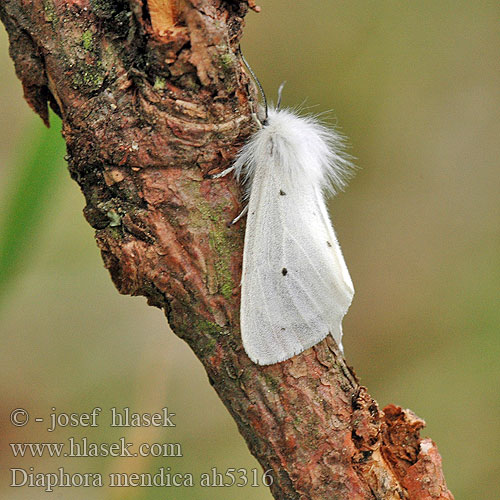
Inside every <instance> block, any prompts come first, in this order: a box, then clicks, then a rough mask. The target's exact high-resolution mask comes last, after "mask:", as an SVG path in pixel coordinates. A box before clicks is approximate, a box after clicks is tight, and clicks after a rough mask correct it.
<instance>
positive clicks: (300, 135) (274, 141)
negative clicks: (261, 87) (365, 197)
mask: <svg viewBox="0 0 500 500" xmlns="http://www.w3.org/2000/svg"><path fill="white" fill-rule="evenodd" d="M342 147H343V140H342V136H341V135H339V134H338V133H337V132H335V131H334V130H332V129H330V128H327V127H325V126H324V125H323V124H321V123H320V122H319V121H318V120H317V119H316V118H314V117H311V116H305V117H301V116H298V115H296V114H295V113H293V112H292V111H290V110H288V109H283V110H276V109H270V110H269V114H268V118H267V121H266V123H265V124H264V125H263V126H262V128H261V129H260V130H258V131H257V132H256V133H255V134H253V136H252V137H251V138H250V140H249V141H248V142H247V143H246V144H245V146H243V148H242V149H241V151H240V153H239V155H238V156H237V158H236V161H235V163H234V167H235V174H236V176H237V178H238V179H239V178H241V177H242V180H243V181H244V183H245V186H246V188H247V195H248V194H249V192H250V190H251V188H252V180H253V178H254V176H255V171H256V169H257V168H258V165H262V164H265V163H266V162H269V159H270V158H273V159H274V160H275V161H276V163H278V164H279V165H281V166H282V167H283V169H284V172H283V174H285V175H286V174H288V176H289V178H290V180H291V181H292V182H296V181H300V182H307V183H312V184H314V185H315V186H317V187H318V188H320V189H322V190H326V191H328V192H330V193H336V192H337V191H338V190H342V189H343V188H344V187H345V184H346V179H347V177H349V174H350V171H351V164H350V162H349V161H348V159H347V157H346V155H344V154H343V153H342Z"/></svg>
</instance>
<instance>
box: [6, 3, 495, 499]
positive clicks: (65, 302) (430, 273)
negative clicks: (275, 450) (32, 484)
mask: <svg viewBox="0 0 500 500" xmlns="http://www.w3.org/2000/svg"><path fill="white" fill-rule="evenodd" d="M260 5H261V6H262V12H261V13H260V14H258V15H257V14H254V13H250V14H249V16H248V17H247V28H246V32H245V37H244V40H243V43H242V46H243V50H244V53H245V55H246V57H247V59H248V60H249V61H250V63H251V65H252V67H253V69H254V71H255V72H256V73H257V75H258V76H259V78H260V80H261V82H262V84H263V85H264V88H265V89H266V91H267V94H268V98H270V99H275V95H276V90H277V88H278V86H279V84H280V83H281V82H282V81H283V80H287V82H288V83H287V86H286V88H285V92H284V104H285V105H289V106H295V105H298V104H301V103H304V100H305V107H311V108H312V111H314V112H321V111H325V110H333V115H334V116H335V117H336V121H337V122H338V124H339V126H340V127H341V130H342V131H343V133H344V134H345V135H347V137H348V138H349V142H350V144H351V147H350V150H349V152H350V153H351V154H352V155H353V156H354V157H356V163H357V164H358V165H359V167H361V168H360V170H359V172H358V173H357V175H356V177H355V178H354V179H353V181H352V182H351V184H350V187H349V188H348V189H347V191H346V192H345V193H343V194H341V195H340V196H339V197H338V198H336V199H335V200H332V202H331V205H330V206H331V211H332V218H333V220H334V223H335V228H336V230H337V233H338V236H339V239H340V242H341V245H342V248H343V251H344V255H345V257H346V261H347V263H348V266H349V269H350V272H351V275H352V278H353V281H354V284H355V287H356V295H355V300H354V303H353V305H352V307H351V310H350V312H349V314H348V315H347V317H346V318H345V320H344V332H345V337H344V339H345V340H344V346H345V350H346V355H347V360H348V362H349V363H350V364H351V365H353V366H354V367H355V369H356V372H357V373H358V375H359V376H360V378H361V381H362V383H363V384H365V385H366V386H367V387H368V389H369V391H370V392H371V394H372V395H373V396H374V397H375V398H376V399H377V400H378V402H379V403H380V405H381V406H384V405H385V404H388V403H395V404H399V405H401V406H403V407H409V408H411V409H412V410H414V411H415V412H416V413H417V414H418V415H419V416H420V417H422V418H424V419H425V420H426V421H427V428H426V429H424V431H423V435H427V436H430V437H432V438H433V439H434V440H435V441H436V443H437V444H438V447H439V450H440V452H441V454H442V457H443V462H444V471H445V475H446V478H447V481H448V485H449V487H450V489H451V490H452V492H453V493H454V494H455V497H456V498H457V499H472V498H481V499H494V498H498V497H499V496H498V477H499V474H500V458H499V455H498V449H499V448H500V432H499V431H500V394H499V389H500V369H499V363H498V359H499V358H500V342H499V336H498V325H499V324H500V321H499V319H500V318H499V303H500V302H499V300H498V299H499V293H498V292H499V283H500V280H499V277H500V276H499V274H500V273H499V267H500V266H499V246H500V244H499V243H500V239H499V231H498V226H499V224H498V223H499V221H500V211H499V204H498V193H499V187H500V182H499V168H498V159H499V153H500V147H499V137H500V123H499V109H500V93H499V77H500V57H499V56H500V53H499V52H500V51H499V47H500V36H499V29H498V28H499V24H498V22H499V19H500V17H499V16H500V4H499V3H498V2H494V1H477V2H470V1H465V0H458V1H457V0H454V1H440V2H435V1H422V2H407V1H401V0H398V1H395V0H394V1H383V2H380V1H379V2H368V1H359V0H357V1H356V0H355V1H351V2H338V1H334V2H305V1H299V2H293V4H292V6H291V5H290V2H286V1H284V0H279V1H274V2H271V1H269V0H264V1H262V2H260ZM0 71H1V75H2V78H1V84H0V106H1V113H0V132H1V133H0V162H1V166H2V168H1V170H0V221H1V222H0V238H1V240H0V287H1V288H0V301H1V302H0V325H1V326H0V328H1V331H2V349H1V354H0V365H1V370H2V377H1V385H2V398H1V404H2V408H1V413H2V419H1V425H2V432H1V443H0V445H1V462H0V469H1V471H0V477H1V481H2V482H1V488H0V496H1V497H2V498H9V499H16V498H30V499H37V498H46V497H47V495H49V494H48V493H44V492H43V490H41V489H38V488H29V489H27V488H16V489H13V488H8V487H7V485H8V483H9V481H10V475H9V474H8V472H7V471H6V469H8V468H10V467H24V468H28V467H30V466H33V467H34V468H35V472H42V471H45V472H49V471H54V470H56V469H57V467H59V466H64V468H65V470H66V471H69V472H77V471H79V472H92V471H100V472H102V473H108V472H111V471H137V472H144V471H151V472H154V471H156V470H157V469H158V467H160V466H162V465H163V466H165V467H171V469H172V471H174V472H191V473H193V475H195V477H196V476H197V475H198V474H199V473H201V472H203V471H209V470H210V469H211V468H212V467H217V469H218V470H219V471H225V470H226V469H227V468H228V467H234V468H246V469H248V470H249V471H250V470H251V469H252V468H254V467H257V468H258V469H259V471H260V468H259V466H258V464H257V462H256V461H255V460H254V459H253V458H252V457H250V456H249V453H248V452H247V450H246V447H245V444H244V443H243V441H242V439H241V438H240V436H239V434H238V432H237V429H236V426H235V424H234V423H233V421H232V419H231V418H230V417H229V415H228V413H227V412H226V410H225V408H224V407H223V406H222V404H221V403H220V402H219V400H218V398H217V397H216V395H215V393H214V391H213V390H212V388H211V387H210V385H209V384H208V381H207V378H206V376H205V374H204V371H203V369H202V368H201V365H200V364H199V362H198V361H197V360H196V359H195V357H194V356H193V355H192V354H191V352H190V351H189V349H188V348H187V347H186V345H184V343H183V342H182V341H180V340H179V339H177V338H176V337H175V336H174V335H173V334H172V333H171V332H170V331H169V330H168V327H167V325H166V322H165V319H164V317H163V315H162V313H161V312H160V311H158V310H156V309H153V308H150V307H147V305H146V302H145V300H144V299H142V298H131V297H123V296H120V295H119V294H118V293H117V292H116V291H115V289H114V288H113V285H112V283H111V280H110V279H109V277H108V275H107V272H106V271H105V270H104V268H103V265H102V262H101V259H100V255H99V252H98V250H97V247H96V245H95V243H94V241H93V232H92V230H91V228H90V227H89V226H88V225H87V224H86V223H85V221H84V219H83V217H82V208H83V204H84V201H83V197H82V195H81V193H80V192H79V190H78V187H77V186H76V184H75V183H73V182H72V181H71V180H70V178H69V175H68V173H67V171H66V168H65V165H64V161H63V160H62V156H63V154H64V145H63V144H62V139H61V138H60V134H59V127H60V124H59V122H58V121H57V119H54V118H53V122H52V123H53V130H51V131H47V130H45V129H44V127H43V125H42V124H41V122H40V120H39V119H38V118H37V117H36V116H35V115H34V114H33V113H32V112H31V111H30V110H29V108H28V106H27V105H26V104H25V102H24V101H23V99H22V91H21V86H20V84H19V82H18V80H17V79H16V77H15V75H14V70H13V65H12V62H11V61H10V59H9V57H8V43H7V36H6V34H5V32H4V31H3V29H2V30H0ZM95 406H100V407H102V408H103V409H104V410H106V411H107V410H108V409H109V408H110V407H111V406H118V407H124V406H129V407H131V408H132V409H134V410H135V411H140V412H146V411H155V410H159V409H160V408H162V407H163V406H168V408H169V410H170V411H173V412H175V413H176V417H175V422H176V424H177V427H176V428H175V429H172V428H168V429H166V430H161V429H160V430H158V429H156V430H153V429H142V430H141V429H133V428H130V429H122V430H120V429H118V430H116V429H115V430H112V429H109V428H108V427H107V426H106V425H104V422H105V421H106V420H105V419H104V418H103V420H102V422H103V424H102V425H101V426H100V427H99V428H97V429H90V430H89V429H87V432H83V431H82V430H77V431H75V430H74V429H62V430H60V431H59V432H54V433H47V432H45V431H43V427H41V424H35V423H31V425H28V426H27V427H23V428H19V429H18V428H13V427H12V426H11V425H10V424H9V423H8V415H9V412H10V411H11V410H12V409H13V408H17V407H23V408H26V409H27V410H28V411H29V412H30V414H31V415H32V418H34V417H35V416H43V417H47V416H48V414H49V413H50V411H51V408H53V407H55V408H56V409H57V411H62V412H86V411H90V410H91V409H92V408H93V407H95ZM70 435H76V436H84V435H85V436H87V437H88V438H89V440H90V441H95V442H103V441H104V442H106V441H108V442H109V441H113V440H116V439H118V438H119V437H121V436H125V437H126V439H127V441H132V442H134V443H138V442H143V441H150V442H151V441H166V442H180V443H181V444H182V447H183V454H184V457H183V458H170V459H163V460H156V459H142V460H138V459H119V458H114V459H107V458H106V459H104V458H103V459H66V460H61V459H47V458H44V459H20V458H13V457H12V456H11V454H10V451H9V448H8V443H9V442H19V441H55V442H58V441H64V440H65V439H66V438H67V437H68V436H70ZM50 497H51V498H71V499H79V498H85V499H92V498H96V499H104V498H106V499H107V498H120V499H134V500H135V499H146V498H148V499H149V498H158V499H163V500H165V499H169V500H170V499H175V500H182V499H193V500H198V499H199V500H202V499H203V500H211V499H218V500H240V499H248V500H260V499H270V498H271V496H270V494H269V492H268V491H267V489H266V488H263V487H261V488H250V487H244V488H237V487H232V488H201V487H194V488H175V489H174V488H170V489H168V488H163V489H162V488H156V489H154V490H152V489H145V488H142V489H141V488H128V489H126V490H118V489H115V490H113V491H110V490H108V489H87V488H85V489H83V488H72V489H71V490H69V489H68V488H65V489H60V490H59V491H56V492H53V493H51V494H50Z"/></svg>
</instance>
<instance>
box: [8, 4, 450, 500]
mask: <svg viewBox="0 0 500 500" xmlns="http://www.w3.org/2000/svg"><path fill="white" fill-rule="evenodd" d="M248 7H251V8H254V9H257V7H256V6H255V4H253V2H252V3H250V2H245V1H243V0H242V1H237V0H231V1H230V0H147V1H146V0H130V1H126V0H117V1H116V0H115V1H111V0H71V1H62V0H32V1H31V2H24V1H22V0H3V1H2V3H1V4H0V16H1V18H2V21H3V22H4V24H5V26H6V28H7V31H8V33H9V37H10V44H11V45H10V51H11V56H12V58H13V60H14V62H15V65H16V71H17V74H18V76H19V78H20V79H21V81H22V84H23V87H24V91H25V97H26V100H27V101H28V103H29V104H30V105H31V107H32V108H33V109H34V110H35V111H36V112H37V113H38V114H39V115H40V116H41V117H42V119H43V120H44V121H45V122H47V121H48V111H47V105H50V106H51V107H52V108H53V109H54V110H55V111H56V112H57V113H58V114H59V115H60V116H61V117H62V120H63V135H64V137H65V139H66V142H67V150H68V163H69V170H70V173H71V176H72V177H73V179H75V180H76V181H77V182H78V184H79V185H80V187H81V189H82V191H83V193H84V195H85V199H86V203H87V204H86V207H85V209H84V214H85V217H86V219H87V221H88V222H89V224H90V225H91V226H92V227H94V228H95V230H96V240H97V243H98V245H99V247H100V249H101V252H102V257H103V260H104V263H105V266H106V267H107V268H108V269H109V272H110V274H111V277H112V279H113V281H114V283H115V285H116V287H117V288H118V290H119V291H120V293H124V294H131V295H144V296H146V297H147V299H148V302H149V304H151V305H154V306H157V307H160V308H162V309H164V310H165V312H166V315H167V317H168V320H169V322H170V325H171V327H172V329H173V330H174V331H175V333H176V334H177V335H178V336H180V337H181V338H183V339H184V340H185V341H186V342H188V344H189V345H190V346H191V348H192V350H193V351H194V353H195V354H196V356H197V357H198V358H199V359H200V361H201V362H202V363H203V365H204V366H205V368H206V371H207V374H208V377H209V379H210V382H211V383H212V385H213V386H214V388H215V390H216V391H217V393H218V394H219V396H220V398H221V399H222V401H223V402H224V404H225V405H226V407H227V408H228V410H229V411H230V412H231V414H232V416H233V417H234V419H235V421H236V423H237V425H238V428H239V430H240V432H241V434H242V435H243V437H244V438H245V440H246V442H247V444H248V446H249V448H250V450H251V452H252V453H253V454H254V455H255V456H256V457H257V459H258V460H259V461H260V463H261V464H262V466H263V467H264V468H265V469H272V470H273V477H274V482H273V485H272V487H271V490H272V493H273V495H274V497H275V498H277V499H285V498H286V499H288V500H290V499H311V500H316V499H318V500H324V499H327V498H349V499H351V498H356V499H358V498H359V499H373V498H384V499H393V498H394V499H396V498H397V499H401V498H410V499H418V500H421V499H451V498H453V497H452V495H451V493H450V492H449V491H448V489H447V487H446V484H445V480H444V478H443V475H442V472H441V461H440V457H439V454H438V452H437V449H436V447H435V445H434V444H433V443H432V441H430V440H421V439H420V438H419V430H420V429H421V428H422V426H423V425H424V423H423V421H422V420H420V419H418V418H417V417H416V416H415V415H413V414H412V413H411V412H410V411H409V410H402V409H400V408H397V407H394V406H389V407H388V408H386V409H385V411H384V412H381V411H379V409H378V406H377V404H376V402H375V401H374V400H373V399H372V398H371V397H370V396H369V395H368V393H367V392H366V390H365V388H364V387H361V386H360V385H359V384H358V381H357V379H356V377H355V375H354V374H353V372H352V371H351V370H350V368H349V367H347V365H346V364H345V362H344V360H343V358H342V356H341V355H340V354H339V352H338V351H337V348H336V346H335V344H334V342H333V341H332V340H330V339H326V340H324V341H323V342H321V343H320V344H319V345H317V346H316V347H314V348H312V349H309V350H307V351H306V352H305V353H303V354H301V355H299V356H296V357H294V358H293V359H290V360H288V361H286V362H283V363H280V364H277V365H272V366H266V367H259V366H256V365H254V364H253V363H252V362H250V360H249V359H248V358H247V356H246V355H245V353H244V351H243V349H242V346H241V342H240V335H239V287H238V283H239V280H240V272H241V260H242V245H243V234H244V227H243V225H244V222H240V223H239V224H238V225H237V226H236V227H231V228H229V227H228V226H227V222H228V221H230V220H231V219H232V218H233V217H234V216H235V215H236V214H237V213H238V212H239V210H240V209H241V207H240V201H239V200H240V198H241V196H240V195H241V193H240V189H239V186H238V185H237V184H236V183H235V182H234V180H232V179H229V178H227V179H220V180H216V181H213V180H208V179H206V174H207V173H208V172H210V171H213V170H215V169H217V170H219V169H223V168H225V167H227V166H228V165H229V164H230V162H231V160H232V158H233V157H234V155H235V153H236V152H237V150H238V148H239V147H241V144H242V143H243V141H244V139H245V138H246V137H248V135H249V134H250V133H251V131H252V128H253V124H252V120H251V106H250V102H251V101H252V100H253V99H254V91H253V87H252V86H251V85H249V80H248V77H247V76H246V74H245V72H244V71H243V66H242V64H241V61H240V58H239V56H238V50H237V49H238V44H239V39H240V37H241V30H242V23H243V18H244V16H245V14H246V12H247V9H248Z"/></svg>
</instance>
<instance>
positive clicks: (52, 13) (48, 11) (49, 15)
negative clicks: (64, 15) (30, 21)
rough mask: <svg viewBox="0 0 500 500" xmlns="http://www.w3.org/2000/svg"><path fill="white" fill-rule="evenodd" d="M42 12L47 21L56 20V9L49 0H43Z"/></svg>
mask: <svg viewBox="0 0 500 500" xmlns="http://www.w3.org/2000/svg"><path fill="white" fill-rule="evenodd" d="M43 12H44V14H45V20H46V21H47V22H49V23H53V22H54V21H57V15H56V9H55V7H54V4H53V3H52V2H51V1H50V0H44V1H43Z"/></svg>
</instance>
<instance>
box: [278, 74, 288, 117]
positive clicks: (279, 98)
mask: <svg viewBox="0 0 500 500" xmlns="http://www.w3.org/2000/svg"><path fill="white" fill-rule="evenodd" d="M285 84H286V80H285V81H284V82H282V83H281V85H280V87H279V89H278V104H276V109H277V110H278V111H279V110H280V108H281V94H282V93H283V88H284V87H285Z"/></svg>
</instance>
